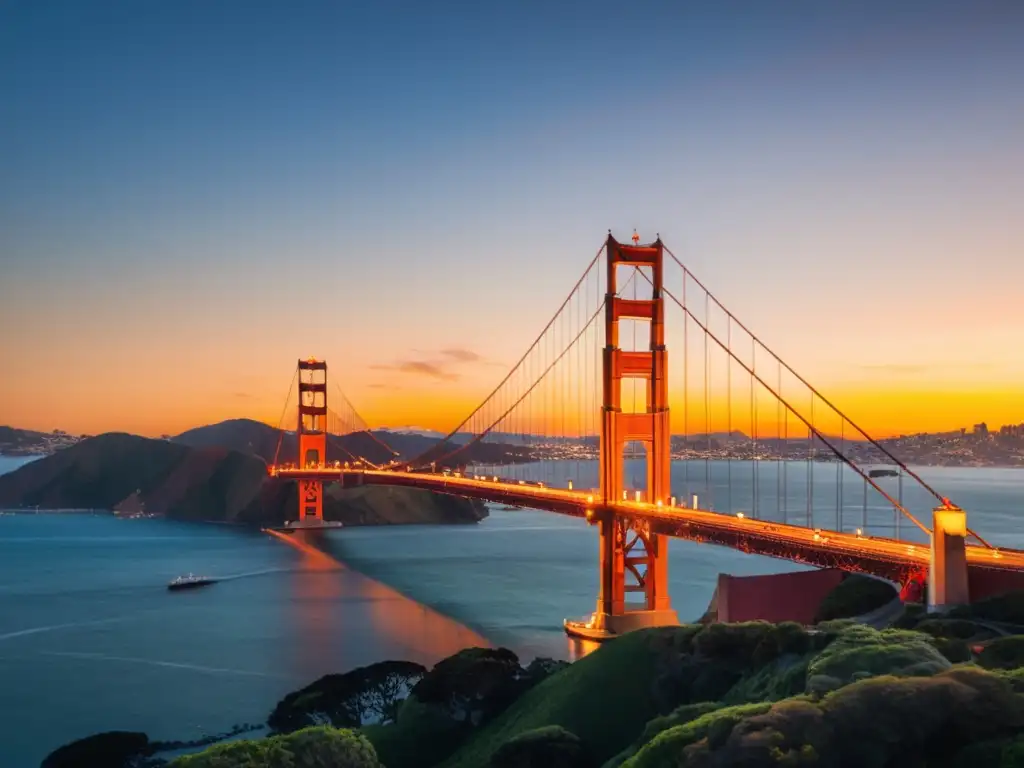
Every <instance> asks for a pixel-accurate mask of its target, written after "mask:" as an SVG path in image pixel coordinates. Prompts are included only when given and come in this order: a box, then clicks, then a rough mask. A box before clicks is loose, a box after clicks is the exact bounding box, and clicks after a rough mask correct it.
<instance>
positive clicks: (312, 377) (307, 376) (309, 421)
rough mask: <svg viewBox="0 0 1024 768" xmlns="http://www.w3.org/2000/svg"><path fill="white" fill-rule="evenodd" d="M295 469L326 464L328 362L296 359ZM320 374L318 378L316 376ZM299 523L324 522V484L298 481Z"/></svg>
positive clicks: (312, 481)
mask: <svg viewBox="0 0 1024 768" xmlns="http://www.w3.org/2000/svg"><path fill="white" fill-rule="evenodd" d="M298 371H299V409H298V422H297V426H296V433H297V434H298V456H297V462H296V464H297V466H300V467H316V466H320V465H321V464H323V463H324V462H326V461H327V363H326V362H325V361H323V360H313V359H309V360H299V362H298ZM318 373H322V374H323V377H322V378H320V377H319V376H318V375H317V374H318ZM298 488H299V522H303V521H305V520H306V519H308V518H311V519H313V520H316V521H318V522H322V521H323V519H324V483H323V480H322V479H320V478H316V477H308V478H303V479H301V480H299V483H298Z"/></svg>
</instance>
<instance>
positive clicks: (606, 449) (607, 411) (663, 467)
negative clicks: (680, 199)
mask: <svg viewBox="0 0 1024 768" xmlns="http://www.w3.org/2000/svg"><path fill="white" fill-rule="evenodd" d="M605 248H606V250H607V265H608V279H607V285H608V292H607V294H606V295H605V347H604V354H603V390H604V398H603V401H604V402H603V406H602V409H601V446H600V478H601V499H602V509H601V510H600V511H599V513H598V514H595V515H594V517H595V518H596V520H597V524H598V526H599V534H600V536H599V538H600V545H599V547H600V548H599V565H598V568H599V574H600V587H599V591H598V598H597V610H596V611H595V612H594V614H593V615H592V616H591V618H590V620H589V621H586V622H570V621H566V622H565V631H566V632H567V633H568V634H570V635H574V636H577V637H583V638H586V639H590V640H603V639H607V638H610V637H614V636H616V635H621V634H623V633H625V632H631V631H632V630H634V629H642V628H644V627H655V626H666V625H676V624H678V623H679V618H678V617H677V616H676V613H675V611H673V610H672V606H671V602H670V600H669V594H668V537H666V536H663V535H659V534H652V533H651V531H650V527H649V525H647V524H645V523H644V522H643V521H641V520H634V519H632V518H630V516H629V514H628V511H624V510H623V509H622V507H623V506H627V507H628V505H623V496H624V491H625V489H624V488H623V479H622V477H623V471H622V470H623V454H624V452H625V448H626V445H627V444H628V443H640V444H641V445H643V447H644V449H645V450H646V456H647V487H646V489H644V492H643V493H644V501H647V502H656V503H663V502H667V501H668V500H669V499H670V498H671V496H672V490H671V477H670V470H671V462H672V456H671V444H670V425H669V411H668V384H667V382H668V353H667V351H666V349H665V305H664V299H663V297H662V257H663V255H664V248H663V246H662V243H661V240H657V241H656V242H654V243H652V244H650V245H644V246H638V245H633V246H628V245H622V244H621V243H618V242H617V241H616V240H615V238H613V237H612V236H611V235H610V234H609V235H608V241H607V243H606V245H605ZM620 266H624V267H627V268H631V269H637V270H644V272H645V274H646V275H647V276H648V279H649V280H650V282H651V284H652V286H653V289H652V293H651V297H650V298H643V299H625V298H623V297H621V296H619V295H618V287H617V286H618V271H619V267H620ZM620 320H627V321H632V322H634V323H637V324H643V323H646V324H647V326H648V329H649V334H647V335H648V338H649V343H648V345H647V349H631V350H623V349H621V348H620V347H619V321H620ZM623 379H643V380H644V381H645V383H646V388H647V397H646V408H645V409H644V410H643V411H638V412H629V411H623V408H622V380H623ZM627 593H642V594H643V601H642V602H636V603H627V602H626V595H627Z"/></svg>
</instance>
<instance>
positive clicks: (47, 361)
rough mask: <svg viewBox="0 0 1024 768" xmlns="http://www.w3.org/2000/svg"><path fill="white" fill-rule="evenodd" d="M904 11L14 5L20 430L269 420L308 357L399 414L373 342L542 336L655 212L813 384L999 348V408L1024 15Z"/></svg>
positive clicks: (1015, 292)
mask: <svg viewBox="0 0 1024 768" xmlns="http://www.w3.org/2000/svg"><path fill="white" fill-rule="evenodd" d="M892 5H893V4H891V3H884V2H864V3H853V2H840V3H829V4H822V3H820V2H779V3H761V2H746V3H743V2H735V3H725V4H723V3H686V4H684V3H645V2H633V3H621V2H619V3H604V2H594V3H587V4H577V3H561V4H554V3H541V2H522V3H503V4H499V3H470V2H465V3H430V4H427V3H414V2H380V3H341V2H283V1H282V2H270V1H269V0H258V1H252V2H248V1H247V2H242V1H241V0H236V1H234V2H228V1H227V0H194V1H188V0H122V1H120V2H115V1H114V0H91V2H88V3H83V2H77V1H68V2H51V1H50V0H22V1H20V2H18V1H15V2H5V3H4V2H0V146H3V147H4V148H5V151H4V152H2V153H0V258H2V266H0V269H2V273H0V275H2V277H3V281H2V287H0V323H2V324H3V326H4V327H5V328H15V329H17V331H18V332H17V333H16V334H5V337H4V339H3V341H0V363H2V365H0V368H2V370H3V373H0V423H3V422H19V421H27V422H31V423H24V424H22V425H23V426H36V427H46V426H51V425H50V422H53V421H59V422H60V423H53V424H52V426H63V425H65V424H66V425H67V426H68V427H69V428H74V426H73V424H72V423H71V422H74V423H75V424H77V423H81V424H82V428H83V429H90V430H98V429H101V428H107V427H109V428H125V429H132V430H137V431H143V432H146V431H149V432H160V431H163V430H164V428H165V427H166V428H167V429H171V428H173V427H177V426H187V425H188V424H190V423H198V422H201V421H203V420H204V419H206V418H207V417H208V416H211V415H213V414H221V412H222V411H223V409H224V407H225V406H224V404H223V402H221V401H222V399H223V396H224V393H226V392H229V391H233V390H235V389H238V388H239V387H240V386H241V387H242V388H244V389H246V391H249V392H252V393H253V395H254V400H255V402H253V403H249V404H247V407H250V408H254V409H256V410H257V411H259V413H254V414H253V415H263V411H268V412H269V411H273V410H274V408H273V407H272V406H271V405H270V403H271V401H273V400H275V399H277V400H279V399H280V395H279V393H278V392H277V390H279V389H281V388H282V387H286V385H287V376H288V374H289V371H290V370H291V366H292V365H293V362H294V360H295V358H296V357H298V356H300V355H302V356H304V355H307V354H317V355H319V356H322V357H326V358H328V359H329V360H334V361H343V364H344V367H345V373H344V379H345V382H346V389H347V390H349V391H351V393H352V395H353V397H354V399H356V400H357V403H361V404H365V407H364V410H369V412H370V414H371V420H373V421H376V422H379V423H386V422H388V421H389V420H390V418H391V417H390V412H391V409H390V405H389V403H388V402H387V401H386V400H385V399H383V398H385V395H384V394H382V393H380V392H375V391H374V390H373V389H372V388H371V385H372V384H374V383H377V380H376V379H375V378H374V376H379V374H374V373H371V370H372V369H371V368H370V366H372V365H374V364H381V363H388V362H389V361H391V360H394V359H402V358H403V356H407V355H409V354H411V351H412V350H422V349H425V348H426V349H430V348H446V347H451V346H453V345H457V346H461V347H466V348H469V349H473V350H476V351H480V352H486V353H487V355H488V357H489V358H492V359H498V360H502V361H507V362H509V363H511V362H513V361H514V360H515V359H516V358H517V357H518V354H519V352H520V351H521V349H522V348H523V347H524V345H526V344H528V343H529V341H530V340H532V338H533V336H534V335H535V334H536V331H537V330H538V329H539V328H540V327H542V326H543V324H544V323H545V322H546V320H547V318H548V317H549V316H550V315H551V313H552V311H553V310H554V309H555V308H556V307H557V305H558V303H559V301H560V300H561V298H562V297H563V296H564V294H565V292H566V291H567V290H568V288H569V287H570V286H571V285H572V284H573V282H574V281H575V279H576V278H577V277H578V275H579V274H580V272H581V271H582V269H583V267H584V266H585V265H586V263H587V261H588V260H589V258H590V257H591V256H592V254H593V252H594V250H595V249H596V248H597V247H598V245H599V244H600V242H601V240H602V238H603V236H604V234H605V232H606V231H607V229H608V228H613V229H615V230H616V232H618V233H620V235H621V236H622V237H623V238H625V237H628V235H629V233H630V232H631V231H632V228H633V227H636V228H637V229H638V230H639V231H640V233H641V234H642V235H643V236H644V237H645V239H646V238H648V237H653V235H654V233H655V232H660V233H661V235H662V236H663V238H664V239H665V240H666V242H667V243H669V245H671V246H672V247H673V248H674V250H675V251H676V253H678V254H679V255H680V256H681V257H683V258H684V259H685V260H686V261H687V263H688V264H689V265H690V266H691V268H692V269H693V271H694V272H695V273H696V274H698V275H699V276H701V278H702V279H703V280H704V281H705V282H706V283H708V284H709V286H710V287H711V288H712V289H713V290H715V291H716V292H717V293H718V294H719V295H720V296H721V298H723V300H725V302H726V303H727V304H728V305H729V306H730V307H731V308H733V309H734V311H735V312H736V313H737V314H738V315H739V316H740V317H741V318H743V319H744V320H746V321H747V322H748V324H750V325H751V326H753V327H754V328H755V329H756V330H758V332H759V333H760V334H761V335H762V336H764V337H765V338H766V340H768V341H769V342H770V343H772V345H773V346H774V347H776V348H778V350H779V351H780V352H782V353H783V354H784V355H785V356H787V357H788V358H789V359H790V360H791V361H792V362H793V363H794V364H795V365H796V366H797V367H799V368H801V369H802V370H806V371H808V376H809V377H810V378H812V379H815V380H816V381H821V380H822V379H824V381H825V383H826V384H831V385H832V386H833V387H834V388H836V389H839V390H843V391H845V390H846V389H850V388H851V387H852V388H856V387H861V388H862V389H863V388H865V387H867V388H868V389H870V388H871V387H874V388H875V389H878V387H880V386H882V385H883V384H884V381H883V380H882V379H881V378H879V379H878V380H870V381H869V380H865V379H864V376H862V375H861V374H862V373H863V371H859V372H858V371H857V370H854V369H856V368H857V366H861V367H862V368H863V370H868V369H870V370H884V367H885V366H887V365H899V364H904V363H906V362H907V361H908V360H909V361H910V362H911V363H920V362H921V360H924V361H925V362H929V363H930V362H933V361H935V360H936V359H937V356H941V358H942V360H941V362H942V364H943V365H945V366H956V367H957V368H958V369H959V370H962V371H966V370H968V369H969V368H970V366H972V365H977V364H978V363H979V360H982V359H983V361H985V365H986V367H985V368H984V371H985V372H984V373H981V372H979V373H978V374H977V376H976V377H975V378H974V379H970V377H968V379H970V380H969V381H967V382H966V383H964V382H962V381H959V380H958V384H957V386H958V387H960V388H961V389H963V391H964V392H967V393H970V392H975V391H976V390H977V391H981V390H983V389H984V390H985V391H986V392H987V391H988V390H990V389H992V388H993V387H995V388H996V389H998V391H999V392H1002V393H1004V395H1005V397H1003V395H1001V396H1000V397H1003V400H999V402H1000V403H1002V405H996V406H991V407H992V408H994V409H995V412H993V415H992V418H998V417H1000V416H1002V415H1005V414H1007V413H1009V412H1010V411H1011V410H1012V408H1011V406H1010V405H1009V403H1010V400H1011V399H1012V397H1013V392H1014V391H1016V392H1017V393H1018V394H1020V389H1021V385H1020V383H1019V382H1020V381H1021V379H1020V378H1019V374H1020V373H1021V372H1022V367H1021V355H1022V354H1024V353H1021V352H1020V351H1019V347H1017V348H1014V345H1013V343H1012V339H1014V338H1024V310H1021V309H1020V308H1019V307H1020V303H1019V291H1020V285H1021V283H1022V281H1024V267H1022V266H1021V259H1020V248H1021V243H1022V242H1024V202H1022V201H1024V148H1022V146H1024V145H1022V142H1021V140H1020V136H1022V135H1024V46H1021V45H1020V40H1021V39H1022V38H1024V6H1022V5H1021V4H1019V3H1015V2H1012V1H1010V0H1007V1H1006V2H978V3H971V4H965V3H952V2H906V3H900V4H899V7H898V8H893V7H891V6H892ZM300 303H301V304H304V305H305V307H306V309H305V310H304V311H303V313H300V312H299V310H298V305H299V304H300ZM41 306H45V307H46V309H45V311H43V310H41V309H40V307H41ZM510 318H512V319H510ZM808 318H815V320H814V322H808ZM894 328H895V329H899V330H898V333H897V332H894V330H893V329H894ZM1018 334H1019V335H1018ZM1007 340H1009V342H1008V341H1007ZM993 360H995V370H993V367H992V366H993ZM336 365H337V363H336ZM872 366H873V368H872ZM43 367H49V368H50V369H51V370H52V371H53V372H54V376H52V377H51V379H52V381H51V383H47V384H45V385H43V386H44V387H45V391H44V392H40V391H38V389H32V388H30V387H28V386H27V385H26V384H25V378H24V376H23V375H22V373H21V371H24V370H25V369H41V368H43ZM338 367H340V366H338ZM879 367H881V368H879ZM847 368H849V370H847ZM979 371H981V369H980V368H979ZM494 376H495V370H494V368H493V367H486V368H483V369H481V370H480V371H479V372H478V375H477V376H475V377H474V376H467V377H464V379H463V381H462V384H460V388H459V390H458V392H454V393H453V392H446V393H445V395H446V396H448V397H450V398H456V399H459V402H461V403H465V404H466V405H469V404H470V403H471V402H472V401H473V400H474V399H475V398H477V397H478V396H479V395H482V394H484V393H485V392H486V391H487V390H488V389H489V386H488V385H489V384H491V383H492V381H491V380H492V379H493V378H494ZM879 376H881V374H879ZM932 377H933V378H934V372H933V374H932ZM870 378H871V377H868V379H870ZM129 380H130V381H131V383H129ZM931 383H934V382H928V381H922V382H921V384H922V386H925V385H930V384H931ZM427 384H429V382H425V383H424V385H425V386H426V385H427ZM903 384H906V382H903ZM903 384H901V386H902V385H903ZM911 384H912V382H911ZM1014 387H1016V390H1014ZM986 388H987V389H986ZM141 389H144V390H146V392H147V394H146V395H145V396H142V395H139V394H137V393H138V390H141ZM875 389H873V390H872V391H875ZM911 389H913V387H912V386H911ZM1006 393H1009V394H1006ZM172 397H173V398H174V402H175V403H176V405H175V407H173V408H170V407H168V406H163V407H162V408H161V409H158V410H157V411H153V410H152V409H151V408H150V407H149V405H147V404H148V403H151V402H152V401H153V400H154V399H156V400H158V401H161V402H164V403H167V402H169V400H170V398H172ZM1007 398H1010V399H1007ZM44 401H45V402H48V403H49V405H48V406H47V408H48V410H44V409H42V408H41V406H40V403H41V402H44ZM992 402H995V401H992ZM865 407H867V406H865ZM86 412H88V417H86V415H85V414H86ZM412 415H415V414H410V413H405V412H403V413H402V414H401V418H400V417H399V416H398V415H397V414H396V415H395V417H394V418H395V420H396V421H397V423H402V422H405V421H407V420H408V419H407V418H405V417H406V416H412ZM981 415H982V416H984V414H981ZM424 416H425V417H426V416H429V414H424ZM1022 418H1024V415H1022ZM426 420H429V419H426ZM420 421H422V419H421V420H420ZM164 422H166V424H165V423H164Z"/></svg>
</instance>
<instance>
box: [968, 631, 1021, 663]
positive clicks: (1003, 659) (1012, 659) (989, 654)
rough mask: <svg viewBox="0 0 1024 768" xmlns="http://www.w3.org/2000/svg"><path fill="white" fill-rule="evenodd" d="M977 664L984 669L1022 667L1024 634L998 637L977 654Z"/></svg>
mask: <svg viewBox="0 0 1024 768" xmlns="http://www.w3.org/2000/svg"><path fill="white" fill-rule="evenodd" d="M978 664H979V665H980V666H982V667H984V668H985V669H1017V668H1019V667H1024V635H1012V636H1010V637H998V638H996V639H995V640H993V641H992V642H990V643H988V644H987V645H986V646H985V647H984V648H983V649H982V651H981V653H979V654H978Z"/></svg>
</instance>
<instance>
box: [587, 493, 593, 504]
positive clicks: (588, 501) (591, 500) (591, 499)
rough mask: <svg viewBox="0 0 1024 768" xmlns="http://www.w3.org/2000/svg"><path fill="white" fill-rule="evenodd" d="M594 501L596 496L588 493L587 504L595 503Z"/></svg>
mask: <svg viewBox="0 0 1024 768" xmlns="http://www.w3.org/2000/svg"><path fill="white" fill-rule="evenodd" d="M593 503H594V497H593V496H591V495H589V494H588V495H587V504H593Z"/></svg>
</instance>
